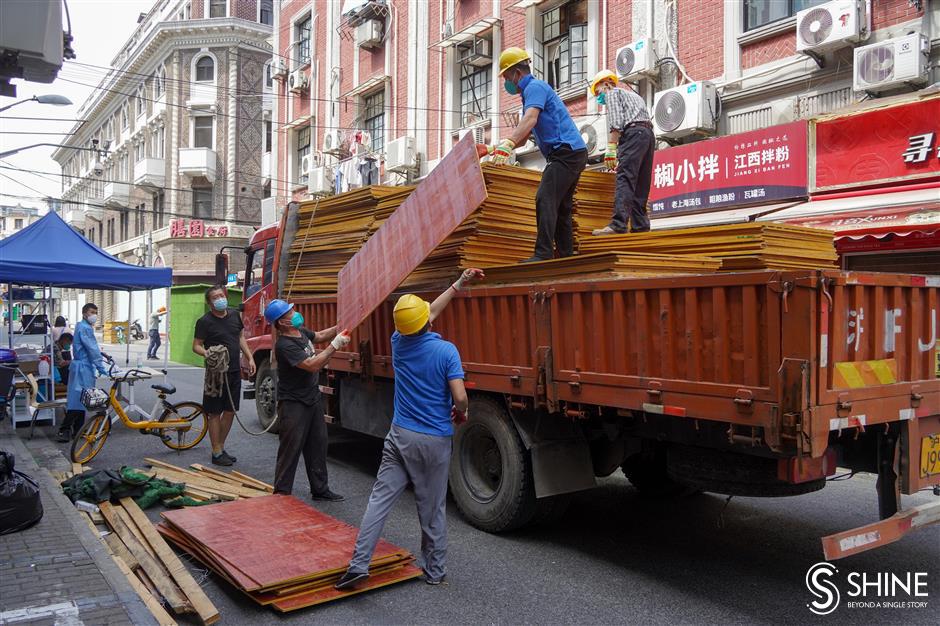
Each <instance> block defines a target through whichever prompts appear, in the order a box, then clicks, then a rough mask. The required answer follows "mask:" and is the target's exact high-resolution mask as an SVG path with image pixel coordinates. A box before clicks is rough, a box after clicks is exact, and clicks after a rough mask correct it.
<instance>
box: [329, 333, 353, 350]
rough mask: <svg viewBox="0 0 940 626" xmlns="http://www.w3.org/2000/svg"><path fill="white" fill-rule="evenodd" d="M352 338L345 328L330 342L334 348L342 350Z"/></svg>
mask: <svg viewBox="0 0 940 626" xmlns="http://www.w3.org/2000/svg"><path fill="white" fill-rule="evenodd" d="M351 340H352V337H350V335H349V331H348V330H344V331H343V332H341V333H339V334H337V335H336V336H335V337H333V341H331V342H330V345H331V346H333V349H334V350H342V349H343V348H345V347H346V346H348V345H349V342H350V341H351Z"/></svg>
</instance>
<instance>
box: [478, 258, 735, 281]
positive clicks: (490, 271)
mask: <svg viewBox="0 0 940 626" xmlns="http://www.w3.org/2000/svg"><path fill="white" fill-rule="evenodd" d="M720 266H721V261H719V260H718V259H712V258H710V257H707V256H695V255H688V256H675V255H669V254H644V253H641V252H631V253H621V252H595V253H592V254H582V255H578V256H572V257H568V258H565V259H552V260H550V261H538V262H535V263H522V264H514V265H503V266H499V267H489V268H487V269H486V282H487V283H503V284H505V283H515V282H525V283H531V282H540V281H550V280H565V279H572V278H578V279H582V278H626V277H641V276H666V275H673V274H712V273H714V272H717V271H718V268H719V267H720Z"/></svg>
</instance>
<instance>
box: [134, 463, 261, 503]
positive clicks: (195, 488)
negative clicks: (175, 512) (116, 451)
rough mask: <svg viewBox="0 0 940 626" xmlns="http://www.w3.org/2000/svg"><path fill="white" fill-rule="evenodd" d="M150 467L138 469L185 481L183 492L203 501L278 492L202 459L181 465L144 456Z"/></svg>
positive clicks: (170, 480)
mask: <svg viewBox="0 0 940 626" xmlns="http://www.w3.org/2000/svg"><path fill="white" fill-rule="evenodd" d="M144 461H146V462H147V464H148V465H150V466H151V469H149V470H138V471H139V472H141V473H143V474H149V475H151V476H154V477H156V478H162V479H163V480H165V481H167V482H171V483H183V484H184V485H185V486H186V490H185V491H184V492H183V495H186V496H189V497H190V498H192V499H193V500H198V501H201V502H211V501H220V500H238V499H240V498H257V497H259V496H266V495H268V494H271V493H273V492H274V487H273V486H271V485H269V484H267V483H265V482H262V481H260V480H258V479H256V478H252V477H251V476H247V475H245V474H242V473H241V472H236V471H232V472H223V471H221V470H217V469H214V468H211V467H206V466H204V465H200V464H198V463H193V464H192V465H190V466H189V467H188V468H184V467H178V466H176V465H173V464H172V463H167V462H165V461H160V460H158V459H150V458H147V459H144Z"/></svg>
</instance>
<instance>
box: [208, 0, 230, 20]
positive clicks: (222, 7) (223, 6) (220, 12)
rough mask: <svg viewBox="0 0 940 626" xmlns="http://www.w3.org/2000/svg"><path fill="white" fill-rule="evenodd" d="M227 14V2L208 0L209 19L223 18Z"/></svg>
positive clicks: (224, 0)
mask: <svg viewBox="0 0 940 626" xmlns="http://www.w3.org/2000/svg"><path fill="white" fill-rule="evenodd" d="M227 13H228V0H209V17H225V16H226V14H227Z"/></svg>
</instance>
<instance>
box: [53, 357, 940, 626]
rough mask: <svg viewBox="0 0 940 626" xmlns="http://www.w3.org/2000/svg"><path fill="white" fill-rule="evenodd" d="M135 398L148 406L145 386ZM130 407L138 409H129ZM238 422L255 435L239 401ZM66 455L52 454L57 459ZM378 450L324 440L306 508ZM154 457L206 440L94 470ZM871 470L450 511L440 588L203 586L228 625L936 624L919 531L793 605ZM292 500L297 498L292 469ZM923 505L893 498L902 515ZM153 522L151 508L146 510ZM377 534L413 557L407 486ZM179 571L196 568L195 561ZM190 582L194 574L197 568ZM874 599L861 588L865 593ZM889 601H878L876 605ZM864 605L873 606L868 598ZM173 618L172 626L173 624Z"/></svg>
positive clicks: (345, 512)
mask: <svg viewBox="0 0 940 626" xmlns="http://www.w3.org/2000/svg"><path fill="white" fill-rule="evenodd" d="M170 380H171V382H173V383H174V384H176V386H177V388H178V392H177V393H176V395H175V396H174V399H177V400H178V401H182V400H188V399H199V398H200V396H201V383H202V371H201V370H198V369H194V368H178V369H172V370H171V373H170ZM144 389H146V392H144V393H140V394H139V395H138V404H140V405H141V406H148V407H149V406H150V405H151V404H152V401H153V398H152V395H151V394H150V390H149V389H147V388H146V387H145V388H144ZM142 400H143V401H142ZM242 417H243V419H245V420H246V423H248V424H250V425H251V426H252V427H257V420H256V414H255V411H254V403H253V402H247V403H243V411H242ZM65 448H66V446H65V445H62V446H61V449H62V450H63V451H65ZM227 448H228V450H229V451H230V452H231V453H233V454H235V455H236V456H237V457H238V463H237V464H236V469H238V470H240V471H242V472H245V473H247V474H250V475H252V476H256V477H258V478H260V479H262V480H265V481H269V482H270V481H272V479H273V476H274V458H275V453H276V450H277V438H276V437H275V436H273V435H265V436H260V437H252V436H249V435H247V434H246V433H244V432H242V431H241V430H240V429H239V427H238V425H237V424H236V425H235V426H234V428H233V431H232V434H231V435H230V437H229V441H228V445H227ZM380 451H381V442H380V441H379V440H377V439H371V438H368V437H364V436H360V435H355V434H351V433H345V432H342V431H335V432H333V433H332V434H331V443H330V463H329V469H330V483H331V487H332V488H333V490H334V491H337V492H339V493H341V494H343V495H345V496H346V500H345V501H344V502H338V503H323V504H320V503H318V508H320V509H322V510H323V511H325V512H327V513H329V514H330V515H334V516H335V517H337V518H339V519H341V520H343V521H345V522H347V523H350V524H353V525H358V523H359V521H360V519H361V516H362V513H363V511H364V510H365V505H366V502H367V500H368V497H369V493H370V490H371V487H372V483H373V479H374V476H375V471H376V469H377V468H378V461H379V456H380ZM146 456H153V457H156V458H160V459H163V460H166V461H168V462H171V463H176V464H180V465H185V464H189V463H206V462H207V461H208V460H209V442H208V437H206V439H205V441H204V442H203V443H201V444H200V445H199V446H198V447H197V448H196V449H194V450H190V451H187V452H183V453H180V454H177V453H176V452H174V451H172V450H169V449H167V448H165V447H164V446H163V445H161V444H160V442H159V441H157V440H156V438H154V437H149V436H142V435H140V434H137V433H136V432H132V431H130V430H128V429H126V428H123V427H121V426H120V425H116V427H115V429H114V430H113V431H112V434H111V437H110V438H109V440H108V442H107V443H106V445H105V447H104V449H103V450H102V452H101V453H100V454H99V455H98V457H97V458H96V459H95V460H94V461H93V462H92V463H91V465H92V466H93V467H96V468H97V467H113V468H117V467H120V466H122V465H135V466H140V465H141V464H142V462H143V458H144V457H146ZM874 482H875V481H874V477H873V476H868V475H859V476H856V477H855V478H853V479H852V480H849V481H843V482H835V483H831V484H830V485H829V486H828V487H827V488H826V489H824V490H822V491H820V492H817V493H813V494H809V495H805V496H800V497H796V498H784V499H755V498H734V499H733V500H731V501H730V503H728V502H726V498H724V497H721V496H717V495H711V494H702V495H697V496H691V497H686V498H681V499H675V500H665V501H652V500H647V499H644V498H641V497H640V496H639V494H638V493H637V492H636V491H635V490H633V489H632V488H631V486H630V485H629V483H627V481H626V480H625V479H623V478H622V477H621V476H619V475H617V476H614V477H611V478H608V479H603V480H601V481H600V486H599V487H598V488H596V489H594V490H592V491H590V492H584V493H581V494H578V495H577V496H576V498H575V501H574V502H573V503H572V506H571V508H570V509H569V510H568V512H567V514H566V515H565V516H564V517H563V518H562V519H561V520H560V521H558V522H557V523H555V524H553V525H551V526H546V527H539V528H529V529H523V530H520V531H517V532H513V533H509V534H504V535H490V534H486V533H483V532H480V531H478V530H476V529H474V528H473V527H471V526H470V525H469V524H467V523H466V522H465V521H464V520H463V519H462V518H461V516H460V513H459V512H458V511H457V510H456V507H455V506H454V505H453V503H452V502H451V503H450V505H449V508H448V524H449V526H448V530H449V534H450V539H449V552H448V580H447V584H445V585H441V586H440V587H430V586H428V585H425V584H424V583H423V582H420V581H412V582H408V583H403V584H400V585H397V586H393V587H389V588H386V589H384V590H379V591H376V592H372V593H368V594H364V595H360V596H356V597H353V598H350V599H348V600H344V601H340V602H334V603H330V604H327V605H324V606H321V607H318V608H312V609H307V610H304V611H300V612H297V613H293V614H289V615H286V616H280V615H277V614H276V613H275V612H273V611H271V610H269V609H265V608H262V607H259V606H256V605H255V604H254V603H252V602H251V601H250V600H249V599H248V598H247V597H245V596H242V595H241V594H240V593H239V592H237V591H235V590H234V589H232V588H231V587H230V586H229V585H228V584H226V583H225V582H224V581H221V580H219V579H218V578H216V577H215V576H209V577H208V578H206V580H205V583H204V586H205V588H206V591H207V593H208V594H209V596H210V598H212V600H213V601H214V602H215V603H216V605H217V606H218V608H219V609H220V611H221V614H222V618H223V620H224V621H225V622H228V623H230V624H282V623H288V622H290V623H307V622H312V621H314V620H316V621H317V622H319V623H328V624H360V623H361V624H378V623H381V624H414V623H434V624H437V623H456V624H465V623H467V624H480V623H494V624H495V623H500V624H507V623H512V624H521V623H538V624H563V623H564V624H587V623H590V624H616V623H641V622H642V623H654V622H655V623H668V624H676V623H715V622H721V623H748V624H754V623H763V622H767V623H771V622H772V623H806V622H814V621H822V620H823V619H825V621H826V622H830V623H832V622H836V623H852V624H860V623H864V624H871V623H892V624H896V623H899V622H903V623H909V624H919V623H929V624H936V623H938V621H940V620H938V616H940V528H938V527H937V526H934V527H933V528H930V529H927V530H922V531H920V532H919V533H916V534H914V535H912V536H910V537H908V538H906V539H904V540H902V541H900V542H898V543H895V544H893V545H891V546H888V547H886V548H881V549H879V550H874V551H871V552H868V553H865V554H861V555H857V556H855V557H852V558H849V559H845V560H843V561H839V562H837V566H838V568H839V574H838V575H837V577H836V581H837V585H838V587H839V588H840V592H841V600H842V601H841V604H840V606H839V607H838V608H837V609H836V610H835V612H833V613H832V614H831V615H828V616H826V617H825V618H820V617H816V616H814V615H813V614H812V613H810V611H809V609H808V608H807V603H809V602H810V601H812V600H813V597H812V596H811V595H810V593H809V591H808V590H807V588H806V585H805V582H804V578H805V576H806V572H807V569H808V568H809V567H810V566H811V565H813V564H814V563H817V562H819V561H822V560H823V558H822V549H821V546H820V542H819V538H820V537H822V536H824V535H827V534H831V533H834V532H838V531H841V530H846V529H849V528H853V527H856V526H860V525H862V524H865V523H868V522H871V521H874V520H875V519H876V500H875V491H874ZM294 494H295V495H297V496H300V497H304V496H306V495H307V494H309V485H308V484H307V480H306V477H305V476H304V475H303V473H302V471H299V472H298V475H297V478H296V483H295V489H294ZM932 499H934V496H932V495H931V494H930V493H922V494H919V495H917V496H913V497H906V498H905V499H904V506H905V507H907V506H913V505H915V504H920V503H924V502H929V501H931V500H932ZM150 515H151V517H153V518H154V519H156V518H157V517H158V516H159V511H155V510H152V511H150ZM384 536H385V537H386V538H387V539H388V540H390V541H392V542H393V543H396V544H398V545H401V546H404V547H406V548H408V549H410V550H412V551H413V552H415V553H418V552H419V547H420V529H419V526H418V523H417V518H416V515H415V510H414V501H413V499H412V497H411V494H410V492H409V493H406V494H405V496H404V497H403V498H402V500H401V501H400V503H399V505H398V507H397V508H396V509H395V511H394V512H393V514H392V515H391V517H390V518H389V521H388V523H387V525H386V527H385V533H384ZM194 567H198V566H197V565H194ZM850 572H864V573H867V574H868V576H869V579H870V580H871V579H872V577H873V576H874V575H875V574H876V573H879V572H881V573H885V572H887V573H890V574H896V575H898V576H902V577H906V576H907V574H908V572H926V574H927V581H928V593H929V597H926V598H909V597H907V596H906V595H904V594H902V595H901V596H899V597H898V598H896V600H904V601H907V600H911V599H913V600H917V601H927V602H928V605H927V607H926V608H923V609H908V608H903V609H897V608H890V609H889V608H885V607H884V606H882V607H881V608H877V607H875V608H872V607H865V608H850V607H849V606H848V602H850V601H859V600H861V598H850V597H848V592H849V591H850V588H849V586H848V585H847V584H846V579H845V578H844V577H845V576H848V574H849V573H850ZM196 574H197V576H198V575H199V572H196ZM870 593H873V592H870ZM888 599H890V598H888ZM866 600H867V601H875V600H882V601H884V600H885V598H875V597H872V596H871V595H869V597H867V598H866ZM184 622H185V620H184Z"/></svg>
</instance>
